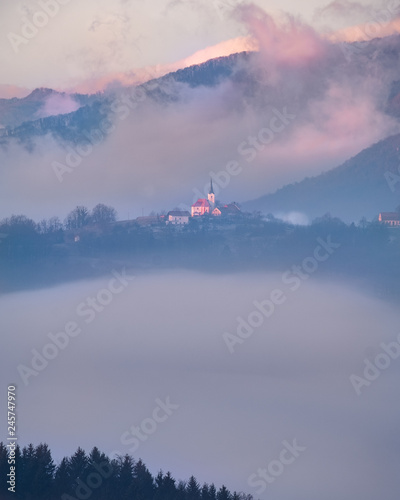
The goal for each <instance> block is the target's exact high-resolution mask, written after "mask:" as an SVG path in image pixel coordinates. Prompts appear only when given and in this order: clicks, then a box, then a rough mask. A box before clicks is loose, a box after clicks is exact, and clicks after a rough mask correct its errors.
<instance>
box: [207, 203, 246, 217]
mask: <svg viewBox="0 0 400 500" xmlns="http://www.w3.org/2000/svg"><path fill="white" fill-rule="evenodd" d="M241 213H242V212H241V210H240V208H239V207H238V206H237V205H235V203H229V204H228V205H222V206H218V207H215V208H214V210H213V211H212V214H213V215H215V216H217V217H220V216H226V217H235V216H237V215H240V214H241Z"/></svg>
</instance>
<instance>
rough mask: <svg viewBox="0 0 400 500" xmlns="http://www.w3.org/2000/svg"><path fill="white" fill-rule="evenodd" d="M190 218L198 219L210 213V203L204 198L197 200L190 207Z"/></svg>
mask: <svg viewBox="0 0 400 500" xmlns="http://www.w3.org/2000/svg"><path fill="white" fill-rule="evenodd" d="M191 212H192V217H198V216H200V215H205V214H209V213H210V203H209V202H208V200H206V199H205V198H199V199H198V200H197V201H196V203H194V204H193V205H192V210H191Z"/></svg>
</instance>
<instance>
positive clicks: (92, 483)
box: [0, 442, 252, 500]
mask: <svg viewBox="0 0 400 500" xmlns="http://www.w3.org/2000/svg"><path fill="white" fill-rule="evenodd" d="M10 458H12V461H14V463H15V478H16V480H15V483H16V486H15V493H13V492H11V491H9V487H10V484H8V483H7V477H8V476H7V474H8V473H9V470H10V463H9V462H10V461H11V460H10ZM0 477H1V484H0V499H1V500H8V499H11V498H12V495H14V497H17V498H18V499H20V500H53V499H56V498H58V499H60V500H89V499H90V500H114V499H115V500H252V496H251V495H246V494H245V493H237V492H233V493H232V492H230V491H229V490H228V489H227V488H226V487H225V486H221V487H220V488H219V489H217V488H216V487H215V485H214V484H207V483H204V484H203V485H200V484H199V482H198V481H197V480H196V478H195V477H194V476H191V477H190V478H189V480H188V481H182V480H179V481H177V480H175V479H174V478H173V477H172V475H171V473H170V472H167V473H166V474H164V473H163V472H162V471H161V470H160V471H159V472H158V474H157V475H156V476H153V475H152V474H151V473H150V471H149V470H148V468H147V467H146V465H145V464H144V463H143V461H142V460H141V459H139V460H134V459H133V458H132V457H131V456H130V455H128V454H126V455H124V456H118V457H117V458H113V459H110V458H109V457H108V456H107V455H105V454H104V453H102V452H101V451H100V450H99V449H98V448H97V447H94V448H93V449H92V450H91V452H90V453H89V454H86V452H85V451H84V450H83V449H82V448H78V449H77V450H76V452H75V453H74V454H73V455H72V456H70V457H64V458H63V459H62V460H61V462H60V463H59V464H58V465H56V464H55V462H54V460H53V458H52V455H51V451H50V448H49V446H48V445H47V444H43V443H41V444H39V445H38V446H36V447H35V446H33V444H29V445H28V446H25V447H24V448H22V450H21V448H20V447H19V446H16V447H15V450H13V451H12V452H10V451H9V449H8V448H7V446H6V445H5V444H4V443H2V442H1V443H0Z"/></svg>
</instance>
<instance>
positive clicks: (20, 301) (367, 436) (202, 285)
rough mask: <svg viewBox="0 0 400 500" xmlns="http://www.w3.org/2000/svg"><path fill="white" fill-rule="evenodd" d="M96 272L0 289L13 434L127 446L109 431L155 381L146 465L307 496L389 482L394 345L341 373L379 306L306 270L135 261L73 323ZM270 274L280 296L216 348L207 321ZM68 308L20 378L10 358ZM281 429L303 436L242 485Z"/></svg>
mask: <svg viewBox="0 0 400 500" xmlns="http://www.w3.org/2000/svg"><path fill="white" fill-rule="evenodd" d="M128 274H129V273H128ZM110 277H111V276H110ZM109 279H110V278H109V277H107V278H105V279H102V280H97V281H84V282H79V283H75V284H68V285H63V286H58V287H53V288H51V289H44V290H36V291H34V292H31V291H28V292H22V293H14V294H10V295H6V296H4V295H3V296H2V297H1V298H0V315H1V318H2V326H3V339H4V342H5V343H6V344H7V345H10V346H12V349H10V350H9V353H8V355H7V356H6V357H5V356H3V359H2V363H1V365H0V372H1V378H2V380H10V381H11V380H12V381H13V382H16V383H17V385H18V409H19V414H18V425H19V431H20V436H19V442H20V445H21V446H23V445H26V444H28V443H30V442H33V443H35V444H37V443H40V442H48V443H49V445H50V446H51V449H52V451H53V452H54V455H55V458H56V459H57V460H59V459H60V458H61V457H62V456H64V455H66V454H68V455H69V454H72V453H74V452H75V450H76V448H77V447H78V446H81V447H83V448H85V449H86V450H87V451H89V450H90V449H91V447H93V446H94V445H96V446H99V447H100V449H101V450H102V451H104V452H106V453H110V452H111V451H113V450H118V451H120V452H121V454H124V453H129V450H130V447H131V446H132V445H127V444H124V443H122V442H121V440H120V438H121V435H122V434H123V433H124V432H126V431H129V429H130V428H131V426H133V425H135V426H137V425H140V424H141V422H142V421H143V420H144V419H145V418H147V417H150V416H151V413H152V411H153V409H154V407H155V400H156V398H160V399H162V400H164V399H165V398H166V397H167V396H169V397H170V400H171V402H172V403H174V404H177V405H179V409H177V410H176V411H175V412H174V413H173V414H172V416H171V417H170V418H169V419H168V420H167V421H166V422H165V423H163V424H162V425H161V424H160V425H159V426H158V428H157V430H156V431H155V432H154V433H153V434H152V435H150V436H148V439H147V440H146V441H143V442H141V443H140V446H139V448H138V449H137V450H136V451H135V452H134V453H133V455H134V458H135V459H138V458H139V457H141V458H142V459H143V460H144V461H145V463H146V464H147V465H148V466H149V467H150V469H151V471H152V472H153V473H157V472H158V470H159V469H160V468H162V469H163V470H164V471H166V470H170V471H171V472H172V474H173V475H174V477H177V478H178V479H188V478H189V476H190V475H191V474H194V475H195V476H196V477H197V479H198V480H199V481H201V482H203V481H207V482H209V483H210V482H215V484H216V485H217V486H218V487H219V486H221V485H222V484H225V485H226V486H227V487H228V488H230V489H231V490H237V491H245V492H247V493H251V494H253V495H254V496H255V497H257V498H260V499H261V500H265V499H268V500H289V499H292V498H296V499H299V500H320V499H321V498H326V496H327V491H329V495H330V496H331V497H332V498H340V499H341V500H354V499H355V498H357V499H358V498H363V499H366V500H373V499H375V498H380V497H382V498H385V499H386V500H395V499H397V498H398V487H397V486H398V474H397V468H398V456H397V451H396V446H397V443H396V439H394V437H393V436H396V430H397V428H398V420H399V417H400V405H399V401H398V398H397V397H396V394H397V388H398V377H399V371H400V365H399V363H400V361H399V359H397V360H394V361H392V363H391V365H390V367H389V368H388V369H386V370H383V371H382V372H381V374H380V376H379V378H378V379H377V380H375V381H373V382H372V383H371V385H370V386H369V387H364V388H363V392H362V393H361V395H360V396H357V394H356V392H355V390H354V388H353V386H352V384H351V382H350V375H351V374H357V375H362V373H363V369H364V366H365V365H364V360H365V359H366V358H368V359H370V360H371V361H372V362H373V360H374V359H375V357H376V356H377V355H378V354H379V353H380V352H381V347H380V344H381V343H382V342H384V343H385V344H387V343H389V342H393V341H394V340H395V339H396V337H397V335H398V332H399V329H398V325H399V321H400V315H399V312H398V309H397V308H396V307H395V306H391V305H389V304H385V303H383V302H381V301H378V300H375V299H374V298H372V297H369V296H367V295H366V294H365V293H363V292H362V291H360V290H357V289H354V288H352V287H350V286H348V285H346V284H345V283H343V284H341V283H336V284H333V283H326V282H323V281H319V280H318V278H317V277H315V279H314V278H312V279H310V280H309V281H307V282H304V283H303V284H302V287H301V289H299V290H298V291H296V292H291V291H290V290H289V289H288V287H287V286H286V285H284V284H283V283H282V279H281V276H280V275H278V274H265V273H261V274H257V275H252V274H236V275H221V276H218V275H206V274H200V273H192V272H179V271H175V272H174V273H169V272H167V273H162V274H156V273H153V274H151V275H142V276H137V277H136V278H135V279H134V280H133V281H132V282H131V283H130V284H129V286H128V287H127V288H126V289H125V290H124V291H123V292H122V293H120V294H119V295H117V296H115V297H114V298H113V300H112V302H111V303H110V304H109V305H108V306H107V307H105V308H104V310H103V311H101V312H100V313H98V314H97V315H96V317H95V319H94V321H93V322H92V323H90V324H87V323H86V322H85V319H87V316H85V317H83V316H79V315H77V307H78V305H79V304H80V303H81V302H82V301H86V300H87V298H88V297H96V296H97V294H98V292H99V291H100V290H101V289H103V288H104V287H106V286H107V283H108V281H109ZM277 287H278V288H281V289H282V290H283V291H284V293H285V295H286V297H287V300H286V302H285V303H284V304H282V305H280V306H279V307H277V308H276V311H275V312H274V314H273V315H272V316H271V317H270V318H268V319H266V320H265V321H264V324H263V325H262V327H260V328H258V329H256V330H255V331H254V333H253V334H252V335H251V336H250V337H249V338H248V339H247V340H246V341H245V342H244V343H243V344H241V345H238V346H237V349H236V351H235V352H234V354H230V353H229V351H228V349H227V347H226V345H225V343H224V341H223V339H222V334H223V333H224V332H230V333H235V331H236V328H237V326H238V321H237V317H238V316H241V317H242V318H244V319H245V320H246V321H247V318H248V315H249V314H250V313H251V311H253V310H254V305H253V301H255V300H258V301H262V300H264V299H266V298H267V297H268V296H269V294H270V293H271V291H272V290H273V289H275V288H277ZM193 290H196V293H197V294H199V295H201V296H202V297H203V299H202V302H201V307H200V306H199V302H198V301H197V300H195V298H194V296H193ZM210 290H212V293H210ZM103 296H104V295H103ZM216 298H217V300H216ZM22 310H23V311H24V314H16V311H22ZM70 321H75V322H77V323H78V325H79V326H81V327H82V332H81V333H80V334H79V335H78V336H77V337H75V338H71V339H70V342H69V345H68V346H67V347H66V348H65V349H63V350H60V351H59V354H58V356H57V357H56V358H55V359H53V360H51V361H50V362H49V365H48V366H47V367H46V368H45V369H44V370H43V371H42V372H40V373H39V374H38V376H37V377H31V378H30V381H29V385H28V387H25V386H24V384H23V382H22V381H21V380H20V378H19V375H18V372H17V366H18V364H21V363H22V364H29V363H30V361H31V358H32V356H33V355H32V349H37V350H39V351H41V350H42V349H43V347H44V346H45V345H46V344H47V343H48V342H49V337H48V334H49V333H50V332H51V333H53V334H56V333H58V332H60V331H62V330H63V329H64V327H65V325H66V324H67V323H68V322H70ZM1 391H3V392H2V393H1V394H3V393H4V391H5V388H4V387H3V388H2V389H1ZM88 394H90V405H86V407H85V412H84V414H83V413H82V406H83V405H85V403H86V402H87V398H88ZM38 402H40V404H38ZM46 415H51V418H50V417H49V418H47V417H46ZM99 415H101V416H102V418H99ZM0 431H2V434H3V435H4V433H5V432H6V429H5V422H0ZM293 439H297V442H298V444H299V445H300V446H303V447H306V450H305V451H304V452H303V453H302V454H301V455H300V457H299V458H298V459H297V460H296V461H295V462H294V463H293V464H291V465H290V466H288V467H287V468H285V470H284V472H283V474H281V475H280V476H279V477H277V478H276V480H275V481H274V482H273V483H271V484H269V485H268V488H267V490H266V491H265V492H263V493H262V494H260V495H258V494H257V491H256V489H255V488H252V487H250V486H249V484H248V478H249V476H250V475H251V474H254V473H257V471H258V469H260V468H266V467H267V466H268V464H269V463H270V462H271V460H273V459H275V458H276V457H277V456H279V453H280V451H281V449H282V441H284V440H287V441H289V442H290V443H291V442H292V441H293ZM371 470H373V474H371ZM310 477H312V478H313V480H312V483H311V484H310ZM338 477H340V478H341V480H340V481H338Z"/></svg>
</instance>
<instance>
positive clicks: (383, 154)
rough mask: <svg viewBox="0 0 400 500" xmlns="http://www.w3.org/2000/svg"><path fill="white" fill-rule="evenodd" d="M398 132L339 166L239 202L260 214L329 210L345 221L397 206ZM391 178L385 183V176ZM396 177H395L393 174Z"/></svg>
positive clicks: (399, 198) (399, 189)
mask: <svg viewBox="0 0 400 500" xmlns="http://www.w3.org/2000/svg"><path fill="white" fill-rule="evenodd" d="M399 151H400V134H397V135H394V136H391V137H389V138H387V139H385V140H383V141H380V142H378V143H377V144H374V145H373V146H371V147H369V148H367V149H365V150H363V151H361V153H359V154H358V155H356V156H355V157H353V158H351V159H350V160H348V161H346V162H345V163H344V164H343V165H341V166H339V167H337V168H334V169H332V170H330V171H328V172H326V173H323V174H321V175H318V176H316V177H312V178H306V179H304V180H303V181H301V182H298V183H295V184H290V185H287V186H285V187H283V188H281V189H279V190H278V191H276V192H275V193H273V194H268V195H266V196H262V197H261V198H258V199H256V200H253V201H248V202H246V203H243V208H244V209H245V210H249V211H253V210H259V211H261V212H263V213H274V214H279V213H282V212H283V213H287V212H291V211H298V212H302V213H305V214H306V215H307V216H308V217H310V218H315V217H318V216H321V215H323V214H324V213H326V212H330V213H331V215H333V216H337V217H340V218H341V219H343V220H345V221H356V222H357V221H359V220H360V219H361V218H362V217H364V216H365V217H367V218H370V219H372V218H374V217H376V216H377V215H378V213H379V212H383V211H393V210H394V209H395V208H396V207H397V206H398V205H400V182H396V181H397V180H398V181H400V167H399V166H400V156H399ZM390 176H395V177H391V179H392V186H390V185H389V182H388V177H390ZM396 176H398V178H397V177H396Z"/></svg>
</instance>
